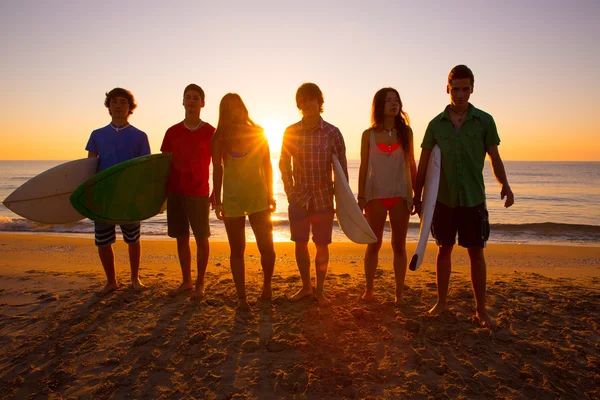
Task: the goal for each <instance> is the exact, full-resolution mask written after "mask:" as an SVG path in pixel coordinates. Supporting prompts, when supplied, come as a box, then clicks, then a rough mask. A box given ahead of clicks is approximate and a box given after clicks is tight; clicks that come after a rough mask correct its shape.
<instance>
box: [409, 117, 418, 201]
mask: <svg viewBox="0 0 600 400" xmlns="http://www.w3.org/2000/svg"><path fill="white" fill-rule="evenodd" d="M408 157H409V160H408V162H409V166H410V180H411V182H410V183H411V185H412V188H413V193H414V188H415V186H416V184H417V163H416V161H415V144H414V137H413V131H412V129H411V127H410V126H409V127H408Z"/></svg>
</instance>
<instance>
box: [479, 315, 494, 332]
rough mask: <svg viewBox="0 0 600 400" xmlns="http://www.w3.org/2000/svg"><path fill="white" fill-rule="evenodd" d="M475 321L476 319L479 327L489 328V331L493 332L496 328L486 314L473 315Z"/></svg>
mask: <svg viewBox="0 0 600 400" xmlns="http://www.w3.org/2000/svg"><path fill="white" fill-rule="evenodd" d="M475 319H477V320H478V321H479V323H480V324H481V325H483V326H485V327H486V328H490V329H491V330H494V329H496V328H497V327H498V325H497V324H496V321H494V320H493V319H492V318H491V317H490V316H489V315H488V314H487V313H486V312H484V313H480V312H477V313H476V314H475Z"/></svg>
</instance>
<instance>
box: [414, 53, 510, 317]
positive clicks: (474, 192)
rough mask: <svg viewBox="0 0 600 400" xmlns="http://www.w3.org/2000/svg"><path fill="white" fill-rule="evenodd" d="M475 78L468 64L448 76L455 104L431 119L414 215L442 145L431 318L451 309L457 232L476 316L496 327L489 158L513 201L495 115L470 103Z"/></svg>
mask: <svg viewBox="0 0 600 400" xmlns="http://www.w3.org/2000/svg"><path fill="white" fill-rule="evenodd" d="M474 82H475V78H474V76H473V72H472V71H471V70H470V69H469V68H468V67H467V66H466V65H457V66H456V67H454V68H453V69H452V71H450V74H449V75H448V85H447V87H446V92H447V93H448V94H449V95H450V104H449V105H448V106H446V108H445V109H444V111H443V112H442V113H440V114H439V115H438V116H436V117H435V118H434V119H432V120H431V122H430V123H429V125H428V127H427V131H426V132H425V137H424V138H423V143H422V144H421V147H422V151H421V157H420V159H419V170H418V174H417V183H416V186H415V198H414V204H415V212H417V213H419V214H420V212H421V193H422V191H423V184H424V182H425V174H426V172H427V162H428V160H429V156H430V154H431V150H432V149H433V147H434V146H435V145H436V144H437V145H439V147H440V150H441V152H442V168H441V174H440V185H439V191H438V198H437V203H436V206H435V212H434V217H433V223H432V228H431V230H432V234H433V237H434V238H435V240H436V243H437V245H438V247H439V248H438V256H437V290H438V301H437V304H436V305H435V306H434V307H433V308H432V309H431V310H429V312H430V313H432V314H439V313H441V312H442V311H444V310H445V309H446V308H447V307H448V305H447V298H448V287H449V284H450V272H451V270H452V249H453V247H454V243H455V238H456V234H457V233H458V244H459V245H460V246H462V247H465V248H467V251H468V253H469V258H470V260H471V282H472V284H473V292H474V293H475V303H476V309H477V312H476V318H478V319H479V321H481V323H482V324H484V325H486V326H488V327H490V328H494V327H495V326H496V324H495V322H494V321H493V320H492V318H491V317H490V316H489V315H488V314H487V311H486V307H485V291H486V263H485V257H484V254H483V249H484V248H485V245H486V241H487V240H488V238H489V234H490V224H489V220H488V211H487V206H486V203H485V186H484V182H483V165H484V162H485V156H486V154H489V156H490V160H491V163H492V169H493V171H494V176H495V177H496V179H497V180H498V182H499V183H500V185H501V186H502V190H501V191H500V197H501V198H502V199H504V198H506V200H505V203H504V207H510V206H512V205H513V203H514V195H513V193H512V190H511V189H510V186H509V184H508V179H507V178H506V172H505V170H504V164H503V163H502V159H501V158H500V154H499V152H498V145H499V144H500V138H499V137H498V132H497V130H496V124H495V122H494V119H493V118H492V116H491V115H489V114H487V113H485V112H484V111H482V110H479V109H477V108H475V107H474V106H473V105H472V104H470V103H469V97H470V96H471V94H472V93H473V86H474Z"/></svg>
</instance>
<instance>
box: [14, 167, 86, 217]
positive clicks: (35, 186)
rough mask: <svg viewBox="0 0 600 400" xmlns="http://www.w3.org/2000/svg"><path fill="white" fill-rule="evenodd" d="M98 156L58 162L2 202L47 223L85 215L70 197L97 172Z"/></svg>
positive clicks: (26, 215) (18, 212) (27, 215)
mask: <svg viewBox="0 0 600 400" xmlns="http://www.w3.org/2000/svg"><path fill="white" fill-rule="evenodd" d="M97 167H98V159H97V158H81V159H79V160H74V161H69V162H66V163H64V164H60V165H57V166H56V167H54V168H50V169H49V170H47V171H45V172H42V173H41V174H39V175H37V176H35V177H33V178H31V179H30V180H28V181H27V182H25V183H24V184H23V185H21V186H20V187H19V188H17V189H16V190H15V191H14V192H12V193H11V194H10V195H9V196H8V197H7V198H6V199H5V200H4V201H3V202H2V204H4V205H5V206H6V208H8V209H9V210H11V211H12V212H14V213H15V214H18V215H20V216H22V217H24V218H27V219H29V220H32V221H35V222H41V223H44V224H67V223H70V222H75V221H79V220H81V219H83V218H85V217H84V216H83V215H81V214H79V213H78V212H77V211H76V210H75V209H74V208H73V206H72V205H71V202H70V201H69V197H70V196H71V194H72V193H73V191H74V190H75V189H76V188H77V187H78V186H79V185H81V184H82V183H83V182H85V181H86V180H88V179H89V178H91V177H92V176H94V175H95V174H96V169H97Z"/></svg>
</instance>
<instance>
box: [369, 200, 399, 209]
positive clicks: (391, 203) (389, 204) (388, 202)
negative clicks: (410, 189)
mask: <svg viewBox="0 0 600 400" xmlns="http://www.w3.org/2000/svg"><path fill="white" fill-rule="evenodd" d="M401 199H402V198H401V197H388V198H386V199H376V200H377V201H379V202H380V203H381V205H382V206H383V207H385V209H386V210H388V211H389V210H391V209H392V207H394V205H395V204H396V203H397V202H399V201H400V200H401ZM367 206H368V205H367Z"/></svg>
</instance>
